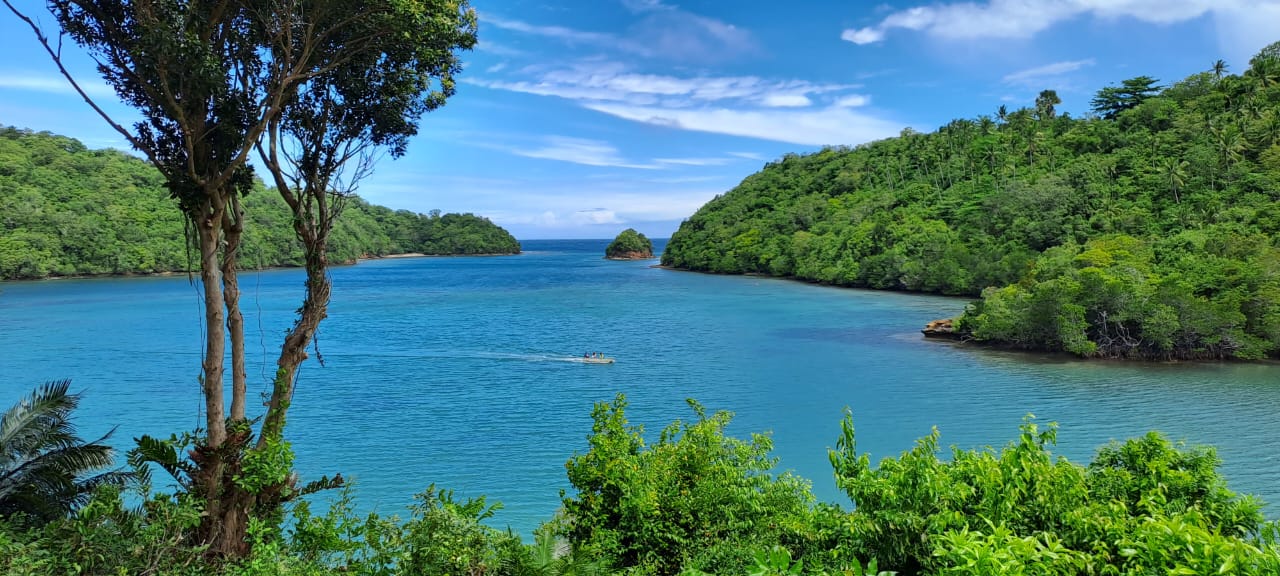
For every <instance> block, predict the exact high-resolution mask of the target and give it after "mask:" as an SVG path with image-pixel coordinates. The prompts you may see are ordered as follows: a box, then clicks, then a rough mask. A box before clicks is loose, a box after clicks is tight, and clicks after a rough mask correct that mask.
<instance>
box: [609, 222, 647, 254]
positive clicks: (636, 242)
mask: <svg viewBox="0 0 1280 576" xmlns="http://www.w3.org/2000/svg"><path fill="white" fill-rule="evenodd" d="M604 257H605V258H608V259H609V260H648V259H651V258H653V242H650V241H649V239H648V238H646V237H645V235H644V234H641V233H639V232H636V230H635V228H627V229H626V230H623V231H622V232H621V233H619V234H618V236H617V237H616V238H614V239H613V242H610V243H609V246H608V247H606V248H605V249H604Z"/></svg>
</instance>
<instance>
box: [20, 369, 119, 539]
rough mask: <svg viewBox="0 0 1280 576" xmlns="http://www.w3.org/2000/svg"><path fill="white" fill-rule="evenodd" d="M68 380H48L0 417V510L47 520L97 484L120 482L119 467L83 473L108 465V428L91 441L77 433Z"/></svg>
mask: <svg viewBox="0 0 1280 576" xmlns="http://www.w3.org/2000/svg"><path fill="white" fill-rule="evenodd" d="M70 385H71V381H70V380H60V381H56V382H47V383H45V384H44V385H43V386H41V387H40V388H37V389H36V390H35V391H34V392H32V393H31V395H30V396H27V397H26V398H23V399H21V400H19V401H18V403H17V404H15V405H13V406H12V407H11V408H9V410H7V411H5V413H4V415H3V416H2V417H0V515H9V514H14V513H22V514H26V515H27V516H29V517H31V518H35V519H39V520H44V521H47V520H52V519H54V518H57V517H59V516H65V515H66V514H68V513H70V512H72V511H73V510H75V508H76V507H77V506H79V505H81V504H83V503H84V502H86V501H87V499H88V495H89V494H90V493H92V491H93V490H95V489H97V487H98V486H101V485H104V484H121V483H123V482H124V481H125V479H126V477H127V475H126V473H123V472H118V471H113V472H107V473H105V474H99V475H97V476H92V477H89V478H84V476H85V475H87V474H90V473H92V472H94V471H97V470H101V469H103V468H107V467H109V466H111V465H112V464H113V463H114V461H115V458H114V451H113V450H112V449H111V447H110V446H107V445H106V444H103V443H102V442H104V441H106V439H107V438H109V437H110V436H111V432H107V433H106V434H104V435H103V436H102V437H100V438H98V439H96V440H94V441H92V442H85V441H83V440H82V439H81V438H80V437H79V436H78V435H76V430H75V426H74V425H73V424H72V422H71V415H72V413H73V411H74V410H75V408H76V406H77V405H78V404H79V401H80V396H79V395H78V394H68V393H67V389H68V388H69V387H70ZM112 432H114V430H112Z"/></svg>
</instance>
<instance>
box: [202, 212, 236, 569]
mask: <svg viewBox="0 0 1280 576" xmlns="http://www.w3.org/2000/svg"><path fill="white" fill-rule="evenodd" d="M208 197H209V200H208V201H207V202H206V204H205V207H204V210H203V211H202V214H201V215H200V216H201V217H200V218H199V219H198V220H197V221H196V227H197V229H198V230H197V236H198V238H199V244H200V280H201V282H202V283H203V290H204V308H205V356H204V364H203V366H204V374H203V382H202V386H203V392H204V398H205V425H206V427H207V432H206V436H205V439H204V442H203V443H202V444H200V445H198V446H196V448H195V449H194V450H192V452H191V459H192V461H193V462H194V463H195V464H196V472H195V473H194V474H193V477H192V483H193V487H192V492H194V493H195V494H197V495H199V496H200V497H202V498H203V499H204V504H205V515H204V516H202V518H201V522H200V526H199V527H198V528H197V535H198V537H199V539H200V541H201V542H203V543H205V544H208V545H209V554H210V555H215V556H220V557H240V556H243V555H244V554H245V553H247V551H248V545H247V542H246V541H245V530H246V528H247V527H248V522H247V520H248V517H247V512H248V508H247V507H246V506H244V504H243V502H242V500H243V499H244V497H245V496H246V495H244V494H241V492H242V491H241V490H240V489H239V487H237V486H236V485H235V483H234V482H233V481H232V478H233V477H234V476H235V475H236V474H237V473H239V462H240V455H241V453H242V451H243V449H244V445H245V444H246V443H247V440H248V437H247V433H248V427H247V426H244V427H240V426H237V427H233V429H232V430H231V432H230V434H228V430H227V417H226V412H225V403H224V399H223V386H224V383H223V372H224V366H225V360H226V345H227V343H226V327H225V326H224V320H225V316H224V311H225V307H226V306H227V303H228V300H227V299H226V297H227V295H228V294H230V295H231V296H232V302H234V301H235V299H236V298H238V290H237V289H236V287H235V284H234V279H235V275H234V271H233V273H232V275H231V279H232V284H231V285H230V289H229V290H228V286H227V285H226V284H224V281H225V280H226V276H224V274H223V266H222V263H223V259H221V258H220V256H225V253H224V249H225V248H226V246H227V245H228V244H227V243H226V241H227V239H226V238H225V236H224V234H223V226H222V219H223V218H224V217H225V210H226V202H225V199H224V197H223V196H222V194H221V191H217V190H214V191H210V192H209V195H208ZM236 242H237V243H238V239H237V240H236ZM233 260H234V258H233ZM241 324H243V322H241Z"/></svg>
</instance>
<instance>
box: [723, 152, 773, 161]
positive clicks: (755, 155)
mask: <svg viewBox="0 0 1280 576" xmlns="http://www.w3.org/2000/svg"><path fill="white" fill-rule="evenodd" d="M729 155H730V156H737V157H739V158H746V159H747V160H764V154H758V153H756V152H730V153H729Z"/></svg>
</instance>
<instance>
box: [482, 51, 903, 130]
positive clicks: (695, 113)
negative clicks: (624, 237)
mask: <svg viewBox="0 0 1280 576" xmlns="http://www.w3.org/2000/svg"><path fill="white" fill-rule="evenodd" d="M533 74H534V76H535V77H534V78H533V79H529V80H493V79H485V78H474V77H472V78H470V79H466V80H464V82H470V83H473V84H477V85H480V86H485V87H488V88H492V89H497V90H510V91H515V92H524V93H528V94H537V95H542V96H555V97H559V98H564V99H568V100H571V101H574V102H577V103H578V104H579V105H580V106H583V107H585V108H588V109H591V110H595V111H597V112H602V113H605V114H610V115H613V116H616V117H618V118H623V119H626V120H632V121H636V122H643V123H646V124H657V125H661V126H667V127H670V128H675V129H682V130H694V131H702V132H715V133H720V134H730V135H736V136H750V137H753V138H761V139H766V140H775V141H780V142H789V143H796V144H812V145H823V144H860V143H862V142H866V141H868V140H875V139H880V138H884V137H887V136H892V135H894V134H896V133H898V131H899V130H900V129H901V125H899V124H897V123H895V122H891V121H888V120H884V119H880V118H877V117H876V116H874V115H872V114H871V113H869V112H867V113H860V112H854V111H853V110H851V108H855V107H861V106H865V105H866V104H868V103H869V99H868V98H867V97H866V96H865V95H862V94H857V93H853V92H851V91H852V90H854V89H857V88H860V86H859V85H856V84H830V83H814V82H809V81H805V80H768V79H764V78H759V77H755V76H694V77H677V76H669V75H657V74H639V73H634V72H630V71H628V70H627V67H626V66H624V65H622V64H619V63H615V62H607V61H606V62H601V61H586V62H579V63H576V64H574V65H571V66H569V67H567V68H561V69H555V70H549V71H537V72H533Z"/></svg>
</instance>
